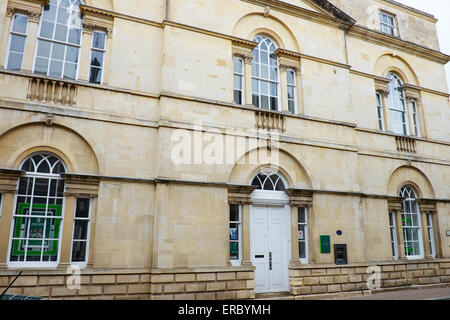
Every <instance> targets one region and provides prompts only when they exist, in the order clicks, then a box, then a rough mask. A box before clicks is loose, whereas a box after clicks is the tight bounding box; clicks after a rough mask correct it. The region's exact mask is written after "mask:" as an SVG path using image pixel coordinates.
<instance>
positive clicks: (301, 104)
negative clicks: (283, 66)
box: [295, 67, 305, 114]
mask: <svg viewBox="0 0 450 320" xmlns="http://www.w3.org/2000/svg"><path fill="white" fill-rule="evenodd" d="M301 72H302V69H301V68H300V67H297V68H296V69H295V76H296V79H295V81H297V113H298V114H304V113H305V103H304V101H303V83H302V75H301Z"/></svg>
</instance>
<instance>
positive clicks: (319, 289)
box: [312, 286, 328, 294]
mask: <svg viewBox="0 0 450 320" xmlns="http://www.w3.org/2000/svg"><path fill="white" fill-rule="evenodd" d="M327 292H328V286H312V293H313V294H315V293H327Z"/></svg>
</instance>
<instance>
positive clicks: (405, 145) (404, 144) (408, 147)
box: [395, 136, 417, 153]
mask: <svg viewBox="0 0 450 320" xmlns="http://www.w3.org/2000/svg"><path fill="white" fill-rule="evenodd" d="M395 143H396V145H397V151H400V152H407V153H417V147H416V140H415V139H413V138H411V137H406V136H397V137H395Z"/></svg>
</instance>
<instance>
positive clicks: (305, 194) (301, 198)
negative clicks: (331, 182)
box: [286, 189, 313, 207]
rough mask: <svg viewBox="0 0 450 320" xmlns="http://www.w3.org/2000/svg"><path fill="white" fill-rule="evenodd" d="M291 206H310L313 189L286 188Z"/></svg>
mask: <svg viewBox="0 0 450 320" xmlns="http://www.w3.org/2000/svg"><path fill="white" fill-rule="evenodd" d="M286 194H287V195H288V196H289V205H290V206H291V207H312V201H313V191H312V190H306V189H305V190H304V189H287V190H286Z"/></svg>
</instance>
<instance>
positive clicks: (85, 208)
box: [75, 198, 91, 218]
mask: <svg viewBox="0 0 450 320" xmlns="http://www.w3.org/2000/svg"><path fill="white" fill-rule="evenodd" d="M90 203H91V200H90V199H88V198H78V199H77V207H76V212H75V217H76V218H88V217H89V206H90Z"/></svg>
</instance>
